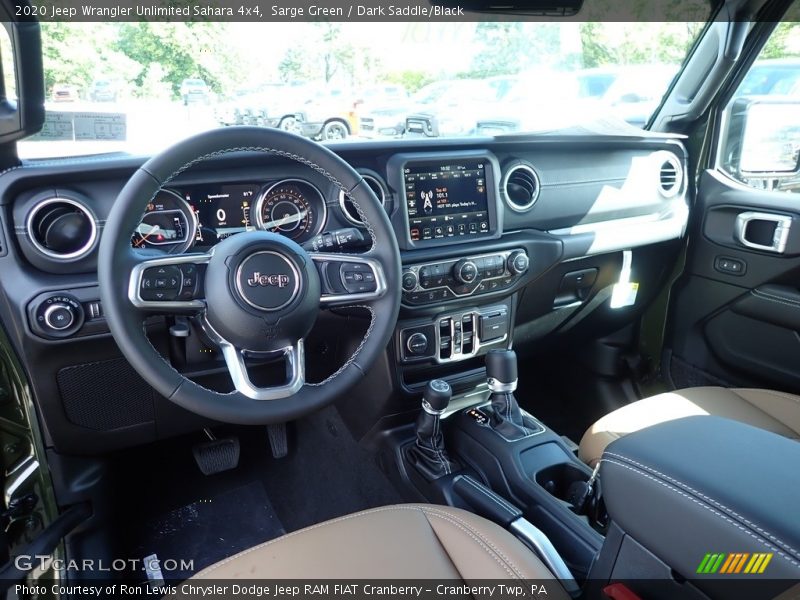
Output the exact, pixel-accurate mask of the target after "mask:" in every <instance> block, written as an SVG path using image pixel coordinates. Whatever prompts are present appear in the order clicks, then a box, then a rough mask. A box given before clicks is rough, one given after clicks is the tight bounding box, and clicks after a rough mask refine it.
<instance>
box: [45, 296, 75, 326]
mask: <svg viewBox="0 0 800 600" xmlns="http://www.w3.org/2000/svg"><path fill="white" fill-rule="evenodd" d="M76 318H77V315H76V314H75V311H74V310H73V308H72V307H71V306H70V305H69V304H66V303H62V302H55V303H53V304H51V305H50V306H48V307H47V308H46V309H45V311H44V322H45V325H47V327H49V328H50V329H54V330H55V331H62V330H64V329H69V328H70V327H72V325H73V324H74V323H75V319H76Z"/></svg>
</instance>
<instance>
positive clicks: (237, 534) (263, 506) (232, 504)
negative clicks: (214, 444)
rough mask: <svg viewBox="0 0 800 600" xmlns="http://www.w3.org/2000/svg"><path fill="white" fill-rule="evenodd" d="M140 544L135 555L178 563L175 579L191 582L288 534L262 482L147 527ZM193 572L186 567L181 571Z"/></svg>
mask: <svg viewBox="0 0 800 600" xmlns="http://www.w3.org/2000/svg"><path fill="white" fill-rule="evenodd" d="M140 532H141V537H140V538H139V540H138V542H135V546H134V548H135V549H134V552H135V554H134V555H135V556H138V557H140V558H144V557H146V556H150V555H152V554H156V555H158V558H159V560H160V561H161V563H162V564H164V562H165V561H166V560H168V559H174V560H175V561H176V562H177V564H178V566H179V570H178V571H172V572H170V573H164V575H165V576H166V577H168V578H170V579H172V578H175V579H186V578H187V577H190V576H191V575H192V574H194V573H196V572H198V571H200V570H202V569H204V568H205V567H207V566H209V565H212V564H214V563H216V562H218V561H220V560H222V559H223V558H226V557H228V556H231V555H233V554H236V553H237V552H241V551H242V550H246V549H247V548H251V547H252V546H255V545H256V544H260V543H261V542H264V541H267V540H271V539H274V538H277V537H279V536H281V535H283V534H284V533H286V532H285V531H284V529H283V525H282V524H281V522H280V520H279V519H278V515H277V514H276V513H275V509H274V508H273V507H272V504H271V503H270V501H269V498H268V497H267V493H266V490H265V489H264V486H263V485H262V484H261V483H260V482H257V481H253V482H251V483H249V484H246V485H243V486H240V487H237V488H234V489H231V490H228V491H225V492H223V493H220V494H217V495H215V496H213V497H211V498H203V499H199V500H197V501H196V502H192V503H191V504H187V505H185V506H182V507H180V508H178V509H175V510H172V511H170V512H168V513H166V514H164V515H161V516H159V517H156V518H154V519H152V520H150V521H149V522H147V523H145V524H144V525H143V527H142V528H141V529H140ZM189 564H191V567H192V568H189V569H182V568H180V567H183V566H186V567H188V566H189Z"/></svg>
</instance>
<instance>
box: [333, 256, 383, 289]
mask: <svg viewBox="0 0 800 600" xmlns="http://www.w3.org/2000/svg"><path fill="white" fill-rule="evenodd" d="M339 269H340V271H339V272H340V274H341V279H342V285H343V286H344V289H345V290H347V292H348V293H350V294H367V293H369V292H374V291H376V290H377V289H378V282H377V281H376V280H375V273H374V272H373V271H372V268H370V266H369V265H366V264H363V263H347V262H343V263H341V267H339Z"/></svg>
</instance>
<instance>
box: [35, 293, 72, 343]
mask: <svg viewBox="0 0 800 600" xmlns="http://www.w3.org/2000/svg"><path fill="white" fill-rule="evenodd" d="M31 317H32V323H31V325H32V328H33V330H34V331H35V332H36V333H39V334H41V335H43V336H45V337H50V338H65V337H69V336H71V335H73V334H75V333H76V332H77V331H78V330H79V329H80V328H81V327H82V326H83V322H84V311H83V306H82V305H81V303H80V301H79V300H78V299H77V298H75V297H74V296H72V295H71V294H54V295H52V296H47V297H45V298H44V299H43V300H41V301H40V302H39V303H38V304H36V305H35V306H34V308H33V311H32V314H31Z"/></svg>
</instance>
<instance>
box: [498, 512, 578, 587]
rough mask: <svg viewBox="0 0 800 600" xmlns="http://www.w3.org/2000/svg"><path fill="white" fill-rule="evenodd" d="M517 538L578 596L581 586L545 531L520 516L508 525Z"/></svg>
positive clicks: (562, 583)
mask: <svg viewBox="0 0 800 600" xmlns="http://www.w3.org/2000/svg"><path fill="white" fill-rule="evenodd" d="M508 528H509V529H510V530H511V533H513V534H514V535H515V536H517V538H519V539H520V540H521V541H522V542H523V543H524V544H525V545H526V546H528V548H530V549H531V550H533V551H534V552H535V553H536V554H537V555H538V556H539V558H540V559H542V562H543V563H544V564H545V565H546V566H547V568H549V569H550V572H551V573H553V575H555V576H556V578H557V579H559V581H561V585H563V586H564V589H565V590H566V591H567V593H568V594H569V595H570V596H572V597H577V596H578V595H579V594H580V591H581V588H580V586H579V585H578V582H577V581H575V577H574V575H573V574H572V572H571V571H570V570H569V567H567V564H566V563H565V562H564V559H563V558H561V555H560V554H559V553H558V550H556V548H555V546H553V542H551V541H550V538H548V537H547V536H546V535H545V534H544V532H543V531H542V530H541V529H539V528H538V527H535V526H534V525H533V524H532V523H531V522H530V521H528V520H526V519H525V518H523V517H520V518H519V519H517V520H516V521H512V522H511V524H510V525H509V526H508Z"/></svg>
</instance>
